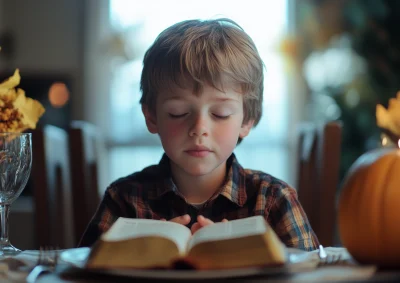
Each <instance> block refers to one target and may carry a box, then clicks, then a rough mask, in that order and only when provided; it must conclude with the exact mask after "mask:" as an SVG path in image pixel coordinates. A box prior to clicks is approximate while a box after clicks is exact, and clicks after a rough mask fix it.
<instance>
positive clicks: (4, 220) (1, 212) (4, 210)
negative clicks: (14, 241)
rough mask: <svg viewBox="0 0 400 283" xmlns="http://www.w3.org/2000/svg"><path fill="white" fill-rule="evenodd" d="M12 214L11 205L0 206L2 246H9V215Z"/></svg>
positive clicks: (0, 239) (0, 240)
mask: <svg viewBox="0 0 400 283" xmlns="http://www.w3.org/2000/svg"><path fill="white" fill-rule="evenodd" d="M9 212H10V205H8V204H0V221H1V235H0V245H2V246H5V245H9V244H10V243H9V240H8V214H9Z"/></svg>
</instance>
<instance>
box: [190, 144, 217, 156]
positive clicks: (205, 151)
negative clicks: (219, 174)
mask: <svg viewBox="0 0 400 283" xmlns="http://www.w3.org/2000/svg"><path fill="white" fill-rule="evenodd" d="M185 152H186V153H187V154H189V155H191V156H194V157H206V156H207V155H209V154H210V153H211V150H210V149H209V148H208V147H206V146H201V145H198V146H194V147H191V148H190V149H188V150H185Z"/></svg>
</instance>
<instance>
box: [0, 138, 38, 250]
mask: <svg viewBox="0 0 400 283" xmlns="http://www.w3.org/2000/svg"><path fill="white" fill-rule="evenodd" d="M31 166H32V138H31V134H30V133H24V134H21V133H0V225H1V226H0V255H2V256H12V255H16V254H18V253H19V252H21V250H19V249H17V248H15V247H14V246H13V245H11V243H10V241H9V239H8V215H9V212H10V205H11V204H12V203H13V202H14V201H15V200H16V199H17V198H18V196H19V195H20V194H21V192H22V190H23V189H24V188H25V185H26V183H27V182H28V178H29V175H30V173H31Z"/></svg>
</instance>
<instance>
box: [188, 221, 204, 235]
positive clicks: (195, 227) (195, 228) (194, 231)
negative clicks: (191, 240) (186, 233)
mask: <svg viewBox="0 0 400 283" xmlns="http://www.w3.org/2000/svg"><path fill="white" fill-rule="evenodd" d="M201 227H202V226H201V225H200V224H199V222H196V223H194V224H193V225H192V227H191V228H190V231H192V234H194V233H196V232H197V231H198V230H199V229H200V228H201Z"/></svg>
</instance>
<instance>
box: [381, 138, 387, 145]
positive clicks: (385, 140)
mask: <svg viewBox="0 0 400 283" xmlns="http://www.w3.org/2000/svg"><path fill="white" fill-rule="evenodd" d="M387 143H388V138H387V137H383V138H382V145H387Z"/></svg>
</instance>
